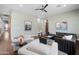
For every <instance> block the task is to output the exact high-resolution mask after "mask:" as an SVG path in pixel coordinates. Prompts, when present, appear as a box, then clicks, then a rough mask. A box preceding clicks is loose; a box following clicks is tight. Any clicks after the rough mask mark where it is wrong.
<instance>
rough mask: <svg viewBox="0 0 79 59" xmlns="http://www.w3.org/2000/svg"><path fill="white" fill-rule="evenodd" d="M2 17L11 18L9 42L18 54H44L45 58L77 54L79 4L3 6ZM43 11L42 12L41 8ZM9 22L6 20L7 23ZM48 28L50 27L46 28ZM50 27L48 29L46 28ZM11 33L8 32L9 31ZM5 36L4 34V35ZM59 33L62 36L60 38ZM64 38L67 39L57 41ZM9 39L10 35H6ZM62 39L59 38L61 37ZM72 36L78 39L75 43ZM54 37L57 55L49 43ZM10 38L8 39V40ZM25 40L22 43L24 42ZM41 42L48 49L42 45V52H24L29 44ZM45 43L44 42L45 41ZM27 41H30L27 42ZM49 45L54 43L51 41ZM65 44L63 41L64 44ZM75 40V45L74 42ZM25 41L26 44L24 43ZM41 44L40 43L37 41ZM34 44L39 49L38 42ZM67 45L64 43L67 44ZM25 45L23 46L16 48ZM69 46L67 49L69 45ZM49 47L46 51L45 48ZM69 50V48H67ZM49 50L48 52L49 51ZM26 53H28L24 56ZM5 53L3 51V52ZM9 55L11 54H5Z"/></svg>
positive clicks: (0, 10) (0, 12) (0, 11)
mask: <svg viewBox="0 0 79 59" xmlns="http://www.w3.org/2000/svg"><path fill="white" fill-rule="evenodd" d="M0 6H1V9H0V14H1V17H2V16H3V18H1V19H5V17H7V16H6V15H9V17H10V18H9V19H10V20H9V30H10V31H9V37H8V38H9V39H10V41H11V46H12V47H13V52H14V54H17V55H18V54H24V55H25V54H26V55H28V54H29V55H30V54H35V55H36V54H38V55H39V54H44V55H46V54H47V55H50V54H52V55H75V54H76V51H75V49H76V48H75V46H76V41H78V40H79V31H78V29H79V28H78V21H79V5H78V4H1V5H0ZM40 8H42V9H40ZM3 21H4V22H5V23H6V21H5V20H3ZM46 25H47V26H46ZM46 27H47V28H46ZM5 31H8V30H5ZM1 33H3V32H1ZM57 34H59V35H57ZM60 35H63V37H62V38H64V39H66V38H68V39H67V40H65V41H66V42H65V41H62V38H61V40H57V39H58V38H59V36H60ZM5 36H8V34H6V35H4V37H5ZM57 36H58V37H57ZM72 36H75V40H71V38H72ZM40 37H41V39H42V42H41V39H40ZM42 37H43V38H44V39H43V38H42ZM50 37H51V39H52V41H55V42H54V43H55V45H56V46H55V48H54V49H53V51H55V52H53V53H49V51H50V50H46V48H47V49H48V47H49V46H48V45H46V44H47V43H46V42H47V40H46V39H49V38H50ZM4 39H6V38H4ZM20 39H22V40H20ZM37 39H40V42H41V43H42V44H43V43H44V44H43V45H44V47H41V46H43V45H41V46H39V47H40V48H39V49H40V50H41V49H44V50H45V51H44V50H43V52H41V51H40V52H38V51H39V50H38V51H37V50H36V51H34V52H38V53H33V51H32V52H26V51H25V50H24V47H25V45H26V46H27V45H30V43H31V45H32V42H33V43H34V41H35V42H36V41H37ZM43 40H44V41H43ZM25 41H26V42H25ZM50 41H51V40H49V44H50V43H51V42H52V41H51V42H50ZM60 41H61V42H60ZM72 41H75V42H72ZM24 42H25V43H24ZM37 42H38V41H37ZM37 42H36V44H35V43H34V46H32V48H31V49H33V47H34V50H35V47H36V48H37V46H36V45H37V44H38V43H37ZM63 42H64V43H63ZM19 43H22V46H20V45H18V46H17V45H16V44H19ZM65 44H67V47H66V45H65ZM62 45H63V46H62ZM45 47H46V48H45ZM65 47H66V48H65ZM46 51H48V52H46ZM23 52H24V53H23ZM1 53H2V52H1ZM2 54H7V53H2Z"/></svg>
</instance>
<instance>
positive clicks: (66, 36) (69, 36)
mask: <svg viewBox="0 0 79 59" xmlns="http://www.w3.org/2000/svg"><path fill="white" fill-rule="evenodd" d="M63 39H68V40H71V39H72V35H65V36H64V37H63Z"/></svg>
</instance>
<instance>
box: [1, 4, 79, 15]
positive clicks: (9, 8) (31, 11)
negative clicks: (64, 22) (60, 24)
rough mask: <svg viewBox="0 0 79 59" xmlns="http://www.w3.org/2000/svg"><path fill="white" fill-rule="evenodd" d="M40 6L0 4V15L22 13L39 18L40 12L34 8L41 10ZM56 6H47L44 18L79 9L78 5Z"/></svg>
mask: <svg viewBox="0 0 79 59" xmlns="http://www.w3.org/2000/svg"><path fill="white" fill-rule="evenodd" d="M41 6H42V4H23V5H22V6H19V4H0V13H1V14H5V13H7V14H10V13H11V12H13V11H18V12H22V13H25V14H28V15H33V16H39V15H41V13H42V12H41V11H35V9H36V8H41ZM57 6H58V4H48V6H47V8H46V10H47V11H48V12H47V13H44V14H45V15H46V16H52V15H56V14H59V13H64V12H68V11H72V10H76V9H79V4H67V5H66V7H63V6H61V7H57Z"/></svg>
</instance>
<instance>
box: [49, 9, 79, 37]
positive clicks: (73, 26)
mask: <svg viewBox="0 0 79 59" xmlns="http://www.w3.org/2000/svg"><path fill="white" fill-rule="evenodd" d="M63 20H64V21H67V22H68V30H67V31H63V32H69V33H76V34H78V36H79V11H78V10H75V11H71V12H67V13H63V14H59V15H55V16H53V17H50V18H49V31H50V32H51V33H56V28H55V26H56V23H57V22H61V21H63Z"/></svg>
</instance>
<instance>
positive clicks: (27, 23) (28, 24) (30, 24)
mask: <svg viewBox="0 0 79 59" xmlns="http://www.w3.org/2000/svg"><path fill="white" fill-rule="evenodd" d="M31 29H32V22H31V21H25V31H29V30H31Z"/></svg>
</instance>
